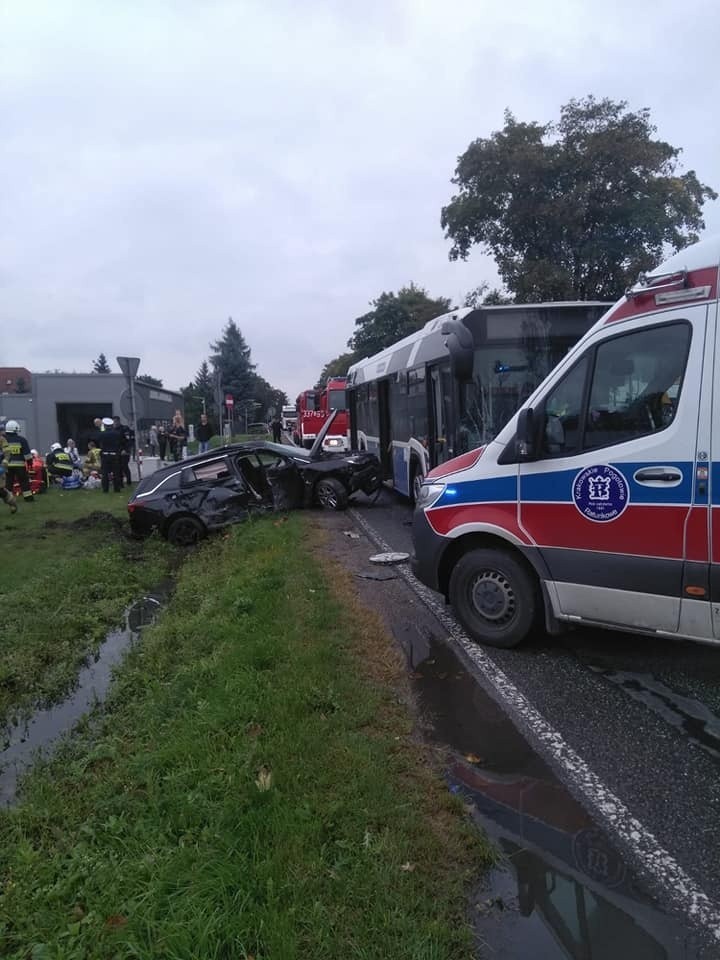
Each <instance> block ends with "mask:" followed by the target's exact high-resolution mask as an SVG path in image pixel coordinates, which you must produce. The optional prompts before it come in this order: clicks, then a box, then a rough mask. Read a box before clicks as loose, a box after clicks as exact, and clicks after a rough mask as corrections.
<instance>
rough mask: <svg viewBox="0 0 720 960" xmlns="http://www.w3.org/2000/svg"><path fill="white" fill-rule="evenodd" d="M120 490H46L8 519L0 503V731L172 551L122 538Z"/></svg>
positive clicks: (95, 640) (53, 691) (110, 621)
mask: <svg viewBox="0 0 720 960" xmlns="http://www.w3.org/2000/svg"><path fill="white" fill-rule="evenodd" d="M127 500H128V495H127V492H125V493H117V494H116V493H108V494H103V493H102V492H100V491H85V490H71V491H65V492H62V491H59V490H49V491H48V492H47V493H44V494H42V495H41V496H38V497H36V498H35V501H34V502H33V503H23V502H20V503H19V506H18V512H17V514H15V515H14V516H13V515H11V514H10V512H9V510H7V508H6V507H4V505H2V504H0V530H1V536H2V544H3V558H4V559H3V568H2V578H1V579H0V606H1V607H2V611H3V617H2V630H0V726H1V725H2V721H3V719H4V718H9V717H10V714H11V713H13V712H22V711H23V710H25V709H27V708H29V707H30V706H31V705H32V704H33V703H34V702H36V701H51V700H55V699H57V698H58V697H60V696H61V695H62V694H63V693H64V692H65V691H66V690H67V689H68V688H69V687H70V686H71V685H72V683H73V681H74V678H75V676H76V674H77V671H78V667H79V665H80V663H81V662H82V661H83V660H84V659H85V657H87V655H88V653H90V652H91V651H92V650H93V649H94V648H95V647H97V645H98V644H99V643H100V641H101V640H102V639H103V638H104V636H105V633H106V632H107V630H108V629H110V628H111V627H112V626H113V625H114V624H115V623H116V622H117V620H118V618H119V617H120V615H121V613H122V611H123V609H124V607H125V606H126V605H127V604H128V603H129V602H130V601H131V600H133V599H135V598H136V597H137V596H138V595H139V594H141V593H142V591H143V590H144V589H147V588H148V587H151V586H152V585H153V584H155V583H157V582H158V581H159V580H160V579H161V578H162V577H163V576H165V575H166V574H167V572H168V570H169V568H170V564H171V562H172V560H173V559H174V557H175V555H174V553H173V551H172V549H168V546H167V544H164V543H161V542H159V541H158V540H156V539H151V540H148V541H146V542H144V543H140V542H137V541H133V540H130V539H128V537H127V533H128V532H129V528H128V526H127V508H126V505H127Z"/></svg>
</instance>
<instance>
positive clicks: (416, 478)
mask: <svg viewBox="0 0 720 960" xmlns="http://www.w3.org/2000/svg"><path fill="white" fill-rule="evenodd" d="M609 306H610V304H607V303H601V302H599V301H593V302H573V303H540V304H519V305H515V304H513V305H511V306H497V307H496V306H487V307H480V308H478V309H472V308H463V309H460V310H454V311H452V312H450V313H447V314H444V315H443V316H441V317H436V318H435V319H434V320H430V321H428V323H426V324H425V326H424V327H423V328H422V329H421V330H418V331H417V332H416V333H413V334H411V335H410V336H409V337H405V339H404V340H400V341H399V342H398V343H395V344H393V345H392V346H391V347H387V348H386V349H385V350H383V351H381V352H380V353H378V354H376V355H375V356H374V357H370V358H368V359H365V360H360V361H359V362H358V363H355V364H353V366H352V367H350V371H349V373H348V384H347V387H348V395H349V406H350V423H351V444H352V447H353V449H366V450H370V451H372V452H374V453H376V454H377V455H378V457H379V458H380V461H381V463H382V466H383V475H384V477H385V479H386V480H388V481H390V482H391V483H392V485H393V486H394V488H395V489H396V490H398V491H399V492H400V493H403V494H405V496H409V497H411V498H414V494H415V491H416V490H417V489H419V485H420V483H421V482H422V478H423V477H424V476H425V475H426V474H427V473H428V472H429V471H430V470H431V469H432V468H433V467H435V466H437V465H438V464H440V463H444V462H445V461H446V460H450V459H451V458H452V457H455V456H457V455H458V454H460V453H463V452H464V451H466V450H471V449H473V448H475V447H478V446H480V445H481V444H484V443H487V442H488V441H489V440H491V439H492V438H493V437H494V436H495V434H496V433H497V432H498V431H499V430H500V429H501V427H503V426H504V424H505V423H506V422H507V421H508V420H509V419H510V417H511V416H512V415H513V414H514V413H515V411H516V410H517V409H518V408H519V407H520V405H521V404H522V403H523V402H524V401H525V400H526V399H527V398H528V397H529V396H530V394H531V393H532V392H533V391H534V390H535V388H536V387H537V386H538V384H540V383H541V382H542V381H543V380H544V378H545V377H546V376H547V374H548V373H549V372H550V371H551V370H552V369H553V367H554V366H555V365H556V364H557V363H558V361H559V360H561V359H562V358H563V357H564V356H565V354H566V353H567V351H568V350H569V349H570V348H571V347H572V346H573V345H574V344H575V343H576V342H577V341H578V340H579V339H580V337H581V336H582V335H583V334H584V333H585V332H586V331H587V330H588V329H589V328H590V327H591V326H592V325H593V324H594V323H595V322H596V321H597V320H598V319H599V318H600V317H601V316H602V314H603V313H604V312H605V311H606V310H607V309H608V308H609Z"/></svg>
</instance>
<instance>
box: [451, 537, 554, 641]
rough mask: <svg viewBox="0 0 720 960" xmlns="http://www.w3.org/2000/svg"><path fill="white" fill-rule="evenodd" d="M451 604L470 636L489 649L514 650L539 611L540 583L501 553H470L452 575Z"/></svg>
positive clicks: (500, 551)
mask: <svg viewBox="0 0 720 960" xmlns="http://www.w3.org/2000/svg"><path fill="white" fill-rule="evenodd" d="M449 593H450V603H451V604H452V607H453V610H454V611H455V613H456V614H457V617H458V619H459V620H460V622H461V623H462V625H463V626H464V627H465V629H466V630H467V631H468V633H469V634H470V636H471V637H472V638H473V639H474V640H477V641H478V642H479V643H484V644H487V646H489V647H515V646H517V645H518V644H519V643H521V642H522V641H523V640H524V639H525V637H527V635H528V634H529V633H530V630H531V629H532V627H533V625H534V623H535V621H536V618H537V614H538V610H539V603H538V590H537V583H536V582H535V580H534V579H533V577H532V575H531V574H530V573H529V572H528V571H527V570H526V569H525V567H524V566H523V565H522V564H521V563H520V562H519V561H518V560H516V559H515V558H514V557H513V556H512V555H511V554H509V553H505V552H504V551H502V550H492V549H479V550H470V551H469V552H468V553H466V554H463V556H462V557H461V558H460V559H459V560H458V562H457V563H456V564H455V567H454V568H453V571H452V573H451V575H450V585H449Z"/></svg>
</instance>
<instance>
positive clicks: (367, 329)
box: [348, 283, 450, 358]
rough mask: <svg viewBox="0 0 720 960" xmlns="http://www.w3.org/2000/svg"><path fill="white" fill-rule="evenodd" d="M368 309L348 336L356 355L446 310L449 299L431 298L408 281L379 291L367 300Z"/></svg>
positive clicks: (381, 346) (371, 350)
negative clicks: (391, 290)
mask: <svg viewBox="0 0 720 960" xmlns="http://www.w3.org/2000/svg"><path fill="white" fill-rule="evenodd" d="M370 306H371V307H372V310H369V311H368V312H367V313H364V314H363V315H362V316H361V317H358V318H357V320H356V321H355V326H356V327H357V330H356V331H355V333H354V335H353V336H352V337H351V338H350V339H349V340H348V346H349V347H350V349H351V350H352V352H353V353H354V354H355V355H356V356H357V357H358V358H362V357H371V356H372V355H373V354H374V353H377V352H378V351H379V350H383V349H384V348H385V347H389V346H390V345H391V344H393V343H395V342H396V341H397V340H401V339H402V338H403V337H406V336H407V335H408V334H410V333H413V332H414V331H415V330H419V329H420V327H422V326H424V325H425V324H426V323H427V321H428V320H432V318H433V317H438V316H440V314H441V313H447V311H448V310H449V309H450V301H449V300H447V299H446V298H445V297H437V298H433V297H430V296H429V295H428V292H427V290H423V288H422V287H417V286H415V284H414V283H411V284H410V286H409V287H402V288H401V289H400V290H398V292H397V294H395V293H381V294H380V296H379V297H378V298H377V299H376V300H371V301H370Z"/></svg>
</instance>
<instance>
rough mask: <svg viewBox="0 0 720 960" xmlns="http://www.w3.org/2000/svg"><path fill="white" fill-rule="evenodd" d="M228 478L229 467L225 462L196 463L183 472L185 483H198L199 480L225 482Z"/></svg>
mask: <svg viewBox="0 0 720 960" xmlns="http://www.w3.org/2000/svg"><path fill="white" fill-rule="evenodd" d="M229 476H230V467H229V465H228V462H227V460H225V459H224V458H223V459H222V460H211V461H210V462H209V463H198V464H197V466H194V467H189V468H188V469H187V470H185V471H184V472H183V480H184V482H185V483H198V482H200V481H201V480H204V481H205V482H207V481H208V480H225V479H227V477H229Z"/></svg>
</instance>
